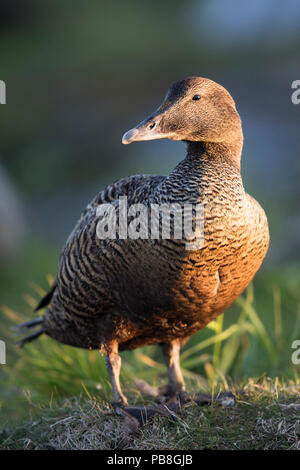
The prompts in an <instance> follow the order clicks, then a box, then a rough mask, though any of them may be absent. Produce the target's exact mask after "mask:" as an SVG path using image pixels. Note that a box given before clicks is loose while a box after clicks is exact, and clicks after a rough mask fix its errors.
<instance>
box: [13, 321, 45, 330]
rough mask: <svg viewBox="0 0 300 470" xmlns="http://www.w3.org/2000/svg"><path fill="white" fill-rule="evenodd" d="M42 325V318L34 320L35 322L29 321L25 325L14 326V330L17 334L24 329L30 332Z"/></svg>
mask: <svg viewBox="0 0 300 470" xmlns="http://www.w3.org/2000/svg"><path fill="white" fill-rule="evenodd" d="M41 323H43V318H42V317H41V318H34V319H33V320H28V321H25V322H24V323H21V325H17V326H14V327H13V329H14V331H16V332H18V331H20V330H23V329H26V330H29V329H31V328H34V327H35V326H38V325H40V324H41Z"/></svg>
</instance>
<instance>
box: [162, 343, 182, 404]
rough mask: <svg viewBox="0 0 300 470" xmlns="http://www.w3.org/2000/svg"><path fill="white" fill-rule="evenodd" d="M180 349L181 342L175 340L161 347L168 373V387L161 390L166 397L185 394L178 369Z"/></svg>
mask: <svg viewBox="0 0 300 470" xmlns="http://www.w3.org/2000/svg"><path fill="white" fill-rule="evenodd" d="M180 347H181V341H180V340H179V339H175V340H174V341H171V343H166V344H163V345H162V350H163V355H164V359H165V363H166V366H167V371H168V378H169V382H168V385H167V386H166V387H164V388H162V389H161V392H164V393H163V394H164V395H165V396H166V397H169V398H171V397H174V396H176V395H181V394H183V392H185V384H184V379H183V375H182V372H181V369H180Z"/></svg>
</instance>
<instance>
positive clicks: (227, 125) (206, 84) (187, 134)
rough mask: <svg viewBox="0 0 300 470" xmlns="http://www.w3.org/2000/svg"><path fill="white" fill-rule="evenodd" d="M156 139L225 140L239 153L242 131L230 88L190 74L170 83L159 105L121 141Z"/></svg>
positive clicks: (188, 140) (222, 141)
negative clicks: (229, 91) (183, 78)
mask: <svg viewBox="0 0 300 470" xmlns="http://www.w3.org/2000/svg"><path fill="white" fill-rule="evenodd" d="M154 139H170V140H182V141H186V142H188V143H189V142H207V143H223V144H225V145H227V146H229V147H230V146H233V145H234V146H235V147H237V149H236V150H237V151H239V153H240V152H241V148H242V142H243V134H242V128H241V120H240V116H239V114H238V112H237V110H236V107H235V103H234V100H233V98H232V97H231V95H230V94H229V93H228V91H227V90H226V89H225V88H224V87H222V86H221V85H219V84H217V83H215V82H214V81H212V80H209V79H207V78H200V77H189V78H186V79H185V80H181V81H179V82H176V83H174V84H173V85H171V87H170V88H169V90H168V92H167V94H166V97H165V99H164V101H163V102H162V104H161V105H160V107H159V108H158V109H157V110H156V111H155V112H154V113H153V114H151V115H150V116H149V117H147V118H146V119H145V120H144V121H142V122H140V123H139V124H138V125H137V126H136V127H134V128H133V129H130V130H129V131H128V132H126V133H125V134H124V135H123V138H122V143H123V144H130V143H131V142H136V141H142V140H154Z"/></svg>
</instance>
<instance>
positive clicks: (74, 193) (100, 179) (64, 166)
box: [0, 0, 300, 417]
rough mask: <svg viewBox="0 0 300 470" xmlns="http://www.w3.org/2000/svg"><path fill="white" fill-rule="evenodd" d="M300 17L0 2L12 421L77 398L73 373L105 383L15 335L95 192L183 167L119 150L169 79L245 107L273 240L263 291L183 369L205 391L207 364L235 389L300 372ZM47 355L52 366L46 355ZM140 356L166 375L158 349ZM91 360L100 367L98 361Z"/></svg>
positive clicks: (207, 2)
mask: <svg viewBox="0 0 300 470" xmlns="http://www.w3.org/2000/svg"><path fill="white" fill-rule="evenodd" d="M299 22H300V3H299V2H298V1H297V0H287V1H286V2H284V4H282V2H280V1H279V0H253V1H251V2H247V3H245V2H240V1H239V0H226V1H222V0H221V1H220V0H187V1H185V2H182V1H179V0H172V1H170V0H166V1H164V2H162V1H158V0H152V1H151V2H150V3H149V2H139V1H134V0H132V1H128V2H122V1H119V0H116V1H114V2H108V1H104V0H89V1H88V2H82V1H79V0H72V1H70V0H65V1H64V2H61V1H58V0H52V1H46V0H42V1H38V0H27V1H26V2H25V1H23V2H19V1H17V0H2V1H1V6H0V34H1V41H0V64H1V66H0V79H1V80H3V81H5V83H6V87H7V96H6V101H7V104H6V105H0V119H1V126H0V307H1V312H0V316H1V323H0V325H1V326H0V339H2V340H5V341H6V343H7V365H6V366H4V365H3V366H0V374H1V375H0V379H1V380H2V382H1V385H0V386H1V390H0V401H2V413H4V415H5V413H7V415H8V416H12V415H14V416H17V417H18V416H19V415H20V414H21V410H20V409H19V408H18V407H17V406H16V403H17V402H18V400H19V399H20V397H21V396H23V395H24V390H29V391H30V393H33V394H34V393H39V395H38V397H39V399H40V400H42V399H43V398H45V400H46V401H47V399H48V397H49V396H50V395H51V393H53V390H56V391H57V393H60V392H61V393H71V392H70V390H71V391H72V392H73V393H75V392H76V387H75V388H74V387H72V377H73V379H74V377H75V376H76V374H77V375H80V374H79V373H78V370H79V368H80V367H81V366H79V363H80V364H85V365H83V366H82V367H83V369H82V370H83V372H82V374H83V375H82V381H83V382H84V383H85V384H86V386H89V385H90V386H91V387H92V389H93V387H95V386H96V385H97V387H98V389H101V387H105V384H104V385H103V384H102V385H99V384H98V382H97V381H99V380H100V379H99V378H98V379H97V376H98V375H99V376H100V375H101V374H99V373H98V372H97V369H96V371H94V376H95V380H94V382H93V380H92V379H91V373H90V372H88V369H87V364H88V362H89V361H91V360H92V359H90V357H89V356H87V355H88V354H90V353H85V352H77V351H76V350H73V349H70V348H69V349H68V348H64V347H61V349H55V348H60V346H57V345H55V346H54V342H47V341H48V340H47V338H46V339H42V340H41V341H40V343H39V344H38V343H36V344H35V345H32V346H29V349H28V350H27V352H25V353H23V352H22V354H21V355H20V354H19V353H17V352H16V351H15V349H14V348H13V347H11V344H12V340H11V337H10V334H9V328H10V326H11V324H13V323H15V322H17V321H18V320H19V318H20V317H22V318H30V317H32V307H33V306H34V305H35V303H36V302H37V300H38V298H39V296H40V295H41V294H42V291H43V290H46V289H47V288H48V281H49V279H50V278H51V276H55V274H56V267H57V261H58V256H59V253H60V250H61V247H62V245H63V243H64V241H65V239H66V237H67V236H68V234H69V232H70V231H71V229H72V228H73V226H74V224H75V222H76V220H77V218H78V217H79V214H80V212H81V211H82V209H83V208H84V207H85V205H86V204H87V203H88V202H89V200H91V199H92V197H93V196H94V195H95V194H96V193H97V192H98V191H99V190H100V189H102V188H104V187H105V185H107V184H108V183H110V182H112V181H114V180H116V179H118V178H119V177H122V176H126V175H130V174H139V173H152V174H166V173H168V172H170V171H171V170H172V169H173V168H174V167H175V165H176V164H177V163H178V162H179V161H180V160H181V159H182V158H183V156H184V152H185V148H184V145H183V144H182V143H176V142H169V141H158V142H149V143H147V142H145V143H136V144H134V145H130V146H126V147H125V146H122V144H121V137H122V134H123V133H124V132H125V131H126V130H128V129H130V128H131V127H133V126H134V125H135V124H136V123H137V122H139V121H140V120H141V119H143V118H144V117H146V116H147V115H148V114H149V113H150V112H152V111H153V110H154V109H155V108H156V107H157V106H158V105H159V104H160V102H161V100H162V98H163V97H164V94H165V92H166V91H167V89H168V87H169V85H170V83H172V82H174V81H176V80H179V79H182V78H184V77H186V76H189V75H198V76H204V77H209V78H211V79H213V80H215V81H217V82H218V83H221V84H222V85H224V86H225V87H226V88H227V89H228V90H229V92H230V93H231V94H232V96H233V98H234V99H235V101H236V103H237V107H238V111H239V113H240V115H241V117H242V121H243V129H244V136H245V144H244V151H243V159H242V174H243V179H244V184H245V187H246V190H247V192H249V193H250V194H252V195H253V196H254V197H255V198H256V199H258V200H259V202H260V203H261V204H262V206H263V207H264V209H265V210H266V213H267V215H268V219H269V224H270V231H271V245H270V250H269V253H268V256H267V259H266V260H265V263H264V266H263V268H262V270H261V271H260V273H259V275H258V276H257V277H256V279H255V281H254V286H252V287H251V291H248V293H247V296H246V297H244V299H246V300H245V301H244V300H241V303H240V304H237V305H235V306H233V307H232V308H231V309H230V311H229V312H228V315H227V316H225V324H224V325H225V326H224V325H223V324H221V323H220V322H219V323H215V324H213V325H212V327H211V328H210V331H208V332H206V331H204V332H200V333H199V335H196V337H195V338H194V339H193V340H192V343H191V344H192V346H193V347H195V346H196V345H197V344H202V343H201V341H207V340H209V338H212V339H211V340H210V341H211V342H210V343H209V342H208V344H207V348H206V347H205V345H206V343H205V344H204V346H203V348H202V349H201V348H198V350H197V349H195V350H193V351H194V353H195V354H196V352H197V356H196V355H195V354H194V353H193V352H191V353H190V354H188V353H187V355H186V360H188V358H189V359H190V360H191V357H194V362H193V361H192V362H189V363H186V364H185V369H186V374H187V375H188V376H189V377H191V376H192V375H193V374H194V375H196V374H198V375H199V377H201V378H203V381H207V380H208V383H209V379H210V378H211V376H212V373H213V372H212V370H214V371H216V370H218V371H219V376H220V377H221V375H222V374H223V376H225V375H228V374H229V375H230V376H231V377H233V378H237V379H242V378H243V377H245V376H247V375H249V374H252V375H253V374H256V375H261V374H264V373H266V374H269V375H274V374H275V375H276V374H277V375H280V376H287V377H289V376H293V375H295V374H296V373H297V368H296V367H295V366H293V364H292V363H291V359H290V357H291V352H292V349H291V342H292V339H293V338H298V337H297V335H298V336H299V339H300V322H299V313H300V293H299V283H300V268H299V258H300V250H299V248H300V237H299V233H300V208H299V201H300V185H299V180H300V158H299V156H300V139H299V116H300V105H298V106H296V105H293V104H292V101H291V94H292V91H293V90H292V89H291V84H292V82H293V81H294V80H297V79H300V70H299V54H300V28H299ZM47 275H48V281H47ZM50 282H51V279H50ZM243 302H244V303H243ZM247 302H248V303H247ZM246 304H247V305H246ZM251 309H252V310H251ZM243 315H244V316H243ZM251 315H252V316H251ZM245 324H248V325H249V328H248V330H247V328H246V329H245V328H244V327H243V326H241V325H245ZM230 325H231V326H232V325H233V326H234V325H238V328H239V329H238V330H237V331H238V333H237V334H236V335H235V336H234V337H232V335H231V334H228V335H227V337H228V338H227V337H226V338H225V339H226V341H227V340H228V341H231V343H226V342H224V340H222V341H220V342H219V340H218V339H217V340H214V339H213V336H212V335H218V334H220V333H221V330H222V331H224V328H228V327H230ZM251 328H252V329H251ZM226 331H227V330H226ZM225 336H226V335H225ZM221 343H222V344H221ZM188 347H191V346H187V348H188ZM30 348H31V349H30ZM42 348H44V352H45V355H43V358H45V362H44V363H43V364H41V363H39V362H38V359H37V358H38V357H39V358H40V357H41V355H42V354H41V352H42V351H43V350H42ZM222 348H223V349H222ZM224 348H227V357H229V356H230V359H229V360H227V361H226V363H223V362H222V357H224V354H225V352H226V350H225V351H224V354H222V351H223V350H224ZM54 349H55V351H57V355H58V356H57V357H60V358H62V357H63V355H64V354H65V357H66V358H67V357H69V359H68V360H67V359H66V364H69V366H68V365H66V366H65V368H63V367H62V370H61V371H59V370H60V369H59V366H58V365H57V370H58V372H57V375H56V376H55V377H56V378H53V373H54V372H53V369H54V367H53V362H52V363H51V357H50V356H51V354H54V352H53V351H54ZM200 349H201V354H202V356H201V358H202V359H201V360H200V359H199V357H200V356H199V354H200V353H199V350H200ZM24 351H25V350H24ZM28 351H29V352H28ZM186 351H188V349H187V350H186ZM146 353H147V354H148V355H150V356H151V357H152V361H153V362H152V367H156V366H155V364H156V365H157V371H158V373H159V370H160V357H159V356H157V357H156V356H155V354H158V353H156V352H155V351H154V350H152V349H151V348H150V349H148V350H147V351H146ZM229 353H230V354H229ZM84 354H86V355H84ZM139 354H140V356H138V355H139ZM141 354H142V353H139V352H137V353H134V354H132V357H133V359H132V358H129V357H128V367H127V369H126V368H125V370H127V372H128V374H130V371H132V370H134V373H137V370H138V367H140V372H139V373H141V374H143V373H144V371H145V368H147V367H148V368H149V373H151V374H152V376H153V370H151V363H150V362H148V363H147V359H145V357H146V355H145V357H144V353H143V354H142V355H141ZM193 354H194V356H193ZM228 354H229V356H228ZM24 357H25V359H24ZM143 357H144V361H146V362H144V363H143V360H142V359H143ZM70 358H71V359H70ZM196 358H198V359H196ZM125 359H126V357H125ZM22 360H23V362H20V361H22ZM52 360H53V361H54V362H55V360H57V358H56V359H54V358H52ZM93 360H94V359H93ZM95 360H97V361H99V364H98V371H100V370H101V367H102V362H101V358H100V359H98V357H97V359H95ZM126 360H127V359H126ZM134 360H136V361H137V363H139V364H141V365H139V366H137V365H135V363H134V362H133V361H134ZM68 361H69V362H68ZM70 361H73V362H74V361H75V362H74V363H73V366H74V375H73V376H72V375H70V384H69V385H70V387H69V388H67V387H64V386H63V385H62V377H65V378H66V376H67V373H68V372H67V371H69V370H70V369H71V365H70V364H71V363H70ZM130 361H131V362H130ZM57 362H59V361H58V360H57ZM62 362H63V361H62ZM47 364H48V366H47ZM51 364H52V371H51ZM26 367H27V368H26ZM47 367H48V368H47ZM84 367H86V369H84ZM298 367H299V366H298ZM84 370H85V372H84ZM51 374H52V375H51ZM103 374H104V372H103ZM104 375H105V374H104ZM50 376H51V377H52V379H51V380H50ZM74 380H75V379H74ZM76 380H77V382H76V383H77V385H78V387H79V386H81V385H80V380H79V379H76ZM76 380H75V381H76ZM78 380H79V382H78ZM89 381H90V382H89ZM0 417H1V413H0Z"/></svg>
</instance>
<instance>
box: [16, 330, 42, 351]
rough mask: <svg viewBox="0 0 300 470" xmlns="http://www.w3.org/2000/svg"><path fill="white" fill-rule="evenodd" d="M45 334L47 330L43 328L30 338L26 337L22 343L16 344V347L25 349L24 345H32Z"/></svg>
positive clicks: (29, 336)
mask: <svg viewBox="0 0 300 470" xmlns="http://www.w3.org/2000/svg"><path fill="white" fill-rule="evenodd" d="M43 333H45V330H44V329H43V328H41V329H40V330H37V331H34V332H33V333H31V334H30V335H28V336H25V338H22V339H21V340H20V341H18V342H17V343H15V345H16V346H17V347H19V348H23V346H24V344H26V343H30V342H31V341H33V340H35V339H36V338H38V337H39V336H41V335H42V334H43Z"/></svg>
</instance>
